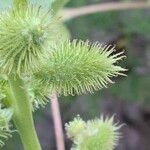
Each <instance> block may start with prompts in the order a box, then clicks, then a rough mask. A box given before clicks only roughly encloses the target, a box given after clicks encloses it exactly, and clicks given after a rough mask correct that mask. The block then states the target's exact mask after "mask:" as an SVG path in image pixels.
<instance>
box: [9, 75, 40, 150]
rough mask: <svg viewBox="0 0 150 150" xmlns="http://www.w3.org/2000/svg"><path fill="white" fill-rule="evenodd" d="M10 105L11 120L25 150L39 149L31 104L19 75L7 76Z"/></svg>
mask: <svg viewBox="0 0 150 150" xmlns="http://www.w3.org/2000/svg"><path fill="white" fill-rule="evenodd" d="M9 97H10V98H11V100H10V102H9V103H10V105H11V106H12V108H13V110H14V115H13V121H14V123H15V125H16V128H17V130H18V131H19V134H20V137H21V140H22V143H23V145H24V149H25V150H41V146H40V144H39V141H38V138H37V135H36V131H35V128H34V123H33V116H32V106H31V102H30V99H29V96H28V94H27V89H26V86H25V84H24V82H23V80H22V79H20V78H19V76H17V75H16V76H13V75H12V76H10V77H9Z"/></svg>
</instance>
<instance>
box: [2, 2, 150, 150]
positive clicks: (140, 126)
mask: <svg viewBox="0 0 150 150" xmlns="http://www.w3.org/2000/svg"><path fill="white" fill-rule="evenodd" d="M8 1H9V0H6V1H5V2H6V6H7V2H8ZM44 1H45V4H46V3H48V0H44ZM110 1H113V0H70V2H68V3H67V5H66V6H65V7H79V6H85V5H91V4H99V3H102V2H103V3H104V2H110ZM117 1H118V2H119V1H123V0H114V2H117ZM124 1H125V0H124ZM128 1H129V0H128ZM142 1H144V0H142ZM9 2H10V1H9ZM132 2H133V0H132ZM135 2H137V1H135ZM149 3H150V1H149ZM4 6H5V3H3V4H1V3H0V7H4ZM65 25H66V27H67V28H68V30H69V31H70V35H71V39H82V40H86V39H89V40H90V41H91V42H95V41H99V42H101V43H105V44H112V45H116V49H117V51H122V50H125V55H126V56H127V58H126V60H124V61H123V62H121V65H122V66H124V67H125V68H128V72H127V77H119V78H117V79H115V81H116V83H115V84H113V85H109V87H108V88H107V89H102V90H100V91H97V92H95V93H94V94H93V95H91V94H87V95H82V96H75V97H60V98H59V99H60V100H59V102H60V109H61V115H62V120H63V125H64V124H65V123H66V122H68V121H70V120H72V119H73V118H74V117H75V116H77V115H78V114H79V115H80V116H81V117H82V118H83V119H85V120H88V119H94V118H95V117H99V116H100V115H101V114H104V115H108V116H112V115H113V114H115V120H116V121H118V122H120V123H125V126H124V127H122V129H121V132H122V135H123V137H122V139H121V140H120V142H119V145H118V147H117V148H116V150H150V9H145V10H144V9H142V10H141V9H140V10H139V9H138V10H121V11H109V12H101V13H95V14H90V15H84V16H81V17H77V18H74V19H71V20H68V21H66V22H65ZM34 115H35V123H36V129H37V132H38V135H39V138H40V141H41V144H42V146H43V150H56V147H55V138H54V132H53V131H54V129H53V122H52V118H51V114H50V107H49V105H47V106H46V109H45V108H43V109H40V110H38V111H37V112H36V113H35V114H34ZM64 135H65V132H64ZM65 141H66V150H69V149H70V146H71V144H72V143H71V141H69V140H68V139H67V138H66V135H65ZM3 149H4V150H22V147H21V143H20V140H19V137H18V135H17V133H16V132H14V134H13V137H12V138H11V139H10V140H9V141H8V142H7V144H6V146H5V147H4V148H3Z"/></svg>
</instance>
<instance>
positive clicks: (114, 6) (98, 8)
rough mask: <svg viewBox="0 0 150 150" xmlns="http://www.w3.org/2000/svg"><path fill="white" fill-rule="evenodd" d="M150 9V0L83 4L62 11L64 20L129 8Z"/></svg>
mask: <svg viewBox="0 0 150 150" xmlns="http://www.w3.org/2000/svg"><path fill="white" fill-rule="evenodd" d="M146 8H147V9H149V8H150V3H149V2H136V1H134V2H108V3H100V4H96V5H89V6H83V7H78V8H65V9H64V10H63V11H62V14H63V20H65V21H66V20H69V19H73V18H76V17H80V16H84V15H88V14H93V13H97V12H108V11H118V10H128V9H146Z"/></svg>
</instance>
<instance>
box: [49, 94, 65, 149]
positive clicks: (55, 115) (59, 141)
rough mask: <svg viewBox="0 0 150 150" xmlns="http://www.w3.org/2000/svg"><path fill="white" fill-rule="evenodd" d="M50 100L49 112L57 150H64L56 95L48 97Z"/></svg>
mask: <svg viewBox="0 0 150 150" xmlns="http://www.w3.org/2000/svg"><path fill="white" fill-rule="evenodd" d="M50 99H51V112H52V118H53V122H54V129H55V137H56V145H57V150H65V145H64V136H63V129H62V121H61V115H60V110H59V103H58V98H57V95H56V93H53V94H52V95H51V96H50Z"/></svg>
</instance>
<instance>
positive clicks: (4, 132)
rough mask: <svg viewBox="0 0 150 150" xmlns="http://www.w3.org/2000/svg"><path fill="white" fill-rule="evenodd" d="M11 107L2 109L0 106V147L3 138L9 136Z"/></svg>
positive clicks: (2, 143)
mask: <svg viewBox="0 0 150 150" xmlns="http://www.w3.org/2000/svg"><path fill="white" fill-rule="evenodd" d="M12 114H13V112H12V110H11V109H2V108H1V106H0V147H2V146H3V145H4V140H6V139H8V137H10V136H11V132H12V131H11V130H10V124H9V122H10V120H11V117H12Z"/></svg>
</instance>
